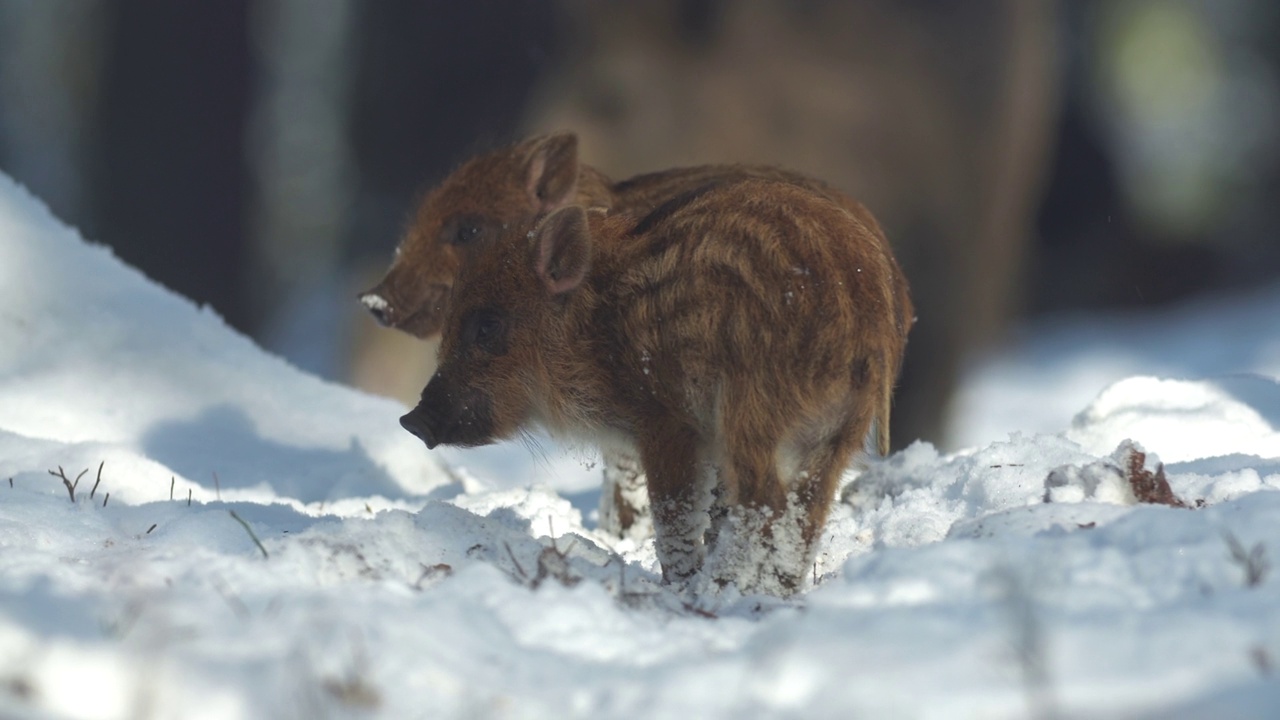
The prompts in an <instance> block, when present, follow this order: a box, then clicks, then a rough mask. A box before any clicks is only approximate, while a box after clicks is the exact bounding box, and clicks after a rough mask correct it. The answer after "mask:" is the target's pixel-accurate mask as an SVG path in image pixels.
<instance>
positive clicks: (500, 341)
mask: <svg viewBox="0 0 1280 720" xmlns="http://www.w3.org/2000/svg"><path fill="white" fill-rule="evenodd" d="M462 337H463V341H464V342H465V343H466V344H468V345H471V344H474V345H475V346H476V347H478V348H480V349H481V350H483V351H485V352H487V353H489V354H491V355H503V354H506V352H507V320H506V314H505V313H502V312H500V311H498V310H492V309H482V310H476V311H474V312H472V313H471V314H470V315H468V316H467V319H466V321H465V322H464V323H463V326H462Z"/></svg>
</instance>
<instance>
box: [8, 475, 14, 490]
mask: <svg viewBox="0 0 1280 720" xmlns="http://www.w3.org/2000/svg"><path fill="white" fill-rule="evenodd" d="M9 489H10V490H12V489H13V478H9Z"/></svg>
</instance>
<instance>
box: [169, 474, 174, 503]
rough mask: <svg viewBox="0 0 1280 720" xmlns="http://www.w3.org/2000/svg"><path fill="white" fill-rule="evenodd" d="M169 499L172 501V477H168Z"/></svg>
mask: <svg viewBox="0 0 1280 720" xmlns="http://www.w3.org/2000/svg"><path fill="white" fill-rule="evenodd" d="M169 499H170V500H172V499H173V476H172V475H170V476H169Z"/></svg>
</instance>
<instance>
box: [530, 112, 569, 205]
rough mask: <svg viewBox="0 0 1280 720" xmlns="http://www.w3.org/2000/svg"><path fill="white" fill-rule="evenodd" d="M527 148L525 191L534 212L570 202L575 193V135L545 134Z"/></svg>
mask: <svg viewBox="0 0 1280 720" xmlns="http://www.w3.org/2000/svg"><path fill="white" fill-rule="evenodd" d="M529 145H531V146H532V149H531V150H530V152H529V159H528V165H527V166H526V168H525V189H526V191H527V192H528V194H529V201H530V202H531V203H532V205H533V207H534V209H535V210H536V211H537V212H539V213H545V212H551V211H553V210H557V209H559V208H562V207H564V206H565V205H568V204H569V203H571V202H573V200H574V198H575V196H576V195H577V193H578V136H577V135H574V134H573V133H570V132H564V133H556V134H555V135H545V136H542V137H537V138H534V139H533V140H530V141H529Z"/></svg>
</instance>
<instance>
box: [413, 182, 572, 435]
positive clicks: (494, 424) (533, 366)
mask: <svg viewBox="0 0 1280 720" xmlns="http://www.w3.org/2000/svg"><path fill="white" fill-rule="evenodd" d="M527 227H528V226H527V225H526V228H527ZM590 266H591V240H590V234H589V232H588V227H587V218H586V213H585V212H584V211H583V209H582V208H581V207H578V206H569V207H566V208H563V209H560V210H557V211H556V212H553V213H552V214H550V215H548V216H547V217H546V218H545V219H543V220H542V221H541V222H540V223H538V225H537V226H536V227H535V228H534V229H533V231H532V232H528V233H526V235H525V236H522V237H520V238H518V239H517V240H514V241H505V242H504V241H498V240H485V241H483V242H481V243H478V244H477V245H475V246H474V247H473V248H472V250H471V252H469V253H468V255H467V257H466V258H465V259H464V261H463V262H462V269H461V272H460V274H459V275H458V279H457V282H456V284H455V285H454V287H453V297H452V298H451V300H450V302H449V309H448V312H447V313H446V316H445V321H444V330H443V336H442V338H441V343H440V362H439V369H438V370H437V371H436V374H435V375H434V376H432V378H431V381H430V382H428V383H427V386H426V388H425V389H424V390H423V391H422V398H421V400H420V401H419V402H418V405H417V407H415V408H414V409H413V410H411V411H410V412H409V413H408V414H406V415H405V416H404V417H402V418H400V424H401V425H402V426H404V428H405V429H406V430H408V431H409V432H411V433H413V434H414V435H416V436H417V437H419V438H421V439H422V441H423V442H424V443H426V444H427V447H429V448H433V447H435V446H436V445H460V446H475V445H485V444H488V443H491V442H494V441H496V440H502V439H505V438H509V437H511V436H513V435H514V434H516V432H518V431H519V430H521V429H522V428H524V427H525V426H526V425H527V424H529V423H530V422H531V421H534V420H536V419H537V417H538V408H540V407H546V405H547V403H548V402H549V397H550V395H551V388H550V385H549V383H550V382H551V380H550V379H549V377H550V375H549V373H548V368H551V367H554V366H556V365H558V364H561V363H562V362H564V360H565V359H566V358H564V357H563V353H565V352H566V349H565V344H564V343H563V338H564V337H565V326H566V322H565V316H566V313H567V311H568V308H569V305H570V301H571V300H572V294H573V293H575V292H580V291H581V290H582V289H581V288H580V286H581V285H582V283H583V281H584V280H585V278H586V276H587V271H588V270H589V268H590Z"/></svg>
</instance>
